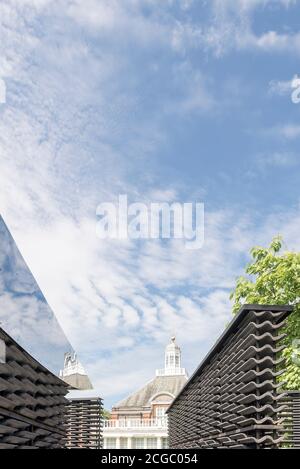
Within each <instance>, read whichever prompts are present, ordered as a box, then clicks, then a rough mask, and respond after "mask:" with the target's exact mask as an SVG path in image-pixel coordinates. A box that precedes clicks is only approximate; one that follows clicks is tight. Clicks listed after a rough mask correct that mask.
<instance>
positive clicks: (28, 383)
mask: <svg viewBox="0 0 300 469" xmlns="http://www.w3.org/2000/svg"><path fill="white" fill-rule="evenodd" d="M0 341H1V342H2V346H3V344H4V347H5V356H4V359H3V360H2V362H0V449H5V448H8V449H15V448H21V449H26V448H30V449H37V448H45V449H50V448H62V447H64V445H65V428H64V421H65V409H66V403H67V400H66V398H65V395H66V393H67V385H66V383H64V382H63V381H61V380H60V379H59V378H58V377H57V376H55V375H54V374H53V373H51V372H50V371H49V370H47V369H46V368H45V367H43V366H42V365H41V364H40V363H39V362H37V361H36V360H35V359H34V358H33V357H31V356H30V355H29V354H28V353H27V352H26V351H25V350H24V349H23V348H22V347H20V346H19V345H18V344H17V343H16V342H15V341H14V340H13V339H12V338H11V337H9V336H8V335H7V334H6V333H5V332H4V330H3V329H1V328H0Z"/></svg>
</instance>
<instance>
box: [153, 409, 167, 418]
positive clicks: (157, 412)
mask: <svg viewBox="0 0 300 469" xmlns="http://www.w3.org/2000/svg"><path fill="white" fill-rule="evenodd" d="M165 414H166V408H165V407H156V410H155V415H156V417H157V418H159V417H164V416H165Z"/></svg>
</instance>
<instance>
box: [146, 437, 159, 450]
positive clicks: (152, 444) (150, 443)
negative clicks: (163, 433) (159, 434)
mask: <svg viewBox="0 0 300 469" xmlns="http://www.w3.org/2000/svg"><path fill="white" fill-rule="evenodd" d="M147 448H148V449H156V448H157V438H147Z"/></svg>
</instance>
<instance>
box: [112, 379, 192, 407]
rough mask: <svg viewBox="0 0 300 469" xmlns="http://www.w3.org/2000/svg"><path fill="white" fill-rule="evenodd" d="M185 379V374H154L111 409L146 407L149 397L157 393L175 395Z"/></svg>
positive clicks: (148, 403)
mask: <svg viewBox="0 0 300 469" xmlns="http://www.w3.org/2000/svg"><path fill="white" fill-rule="evenodd" d="M186 381H187V377H186V376H183V375H181V376H156V377H155V378H154V379H153V380H151V381H150V382H149V383H147V384H146V385H145V386H144V387H142V388H141V389H140V390H139V391H136V392H134V393H133V394H131V395H130V396H128V397H127V398H126V399H123V400H122V401H120V402H118V403H117V404H116V405H115V406H114V407H113V409H120V408H124V407H126V408H128V407H133V408H136V407H148V406H150V404H151V402H150V400H151V398H152V397H153V396H154V395H155V394H158V393H170V394H172V396H174V397H175V396H177V394H178V393H179V392H180V391H181V389H182V387H183V386H184V385H185V383H186Z"/></svg>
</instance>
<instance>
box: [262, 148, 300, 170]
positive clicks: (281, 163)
mask: <svg viewBox="0 0 300 469" xmlns="http://www.w3.org/2000/svg"><path fill="white" fill-rule="evenodd" d="M299 162H300V159H299V158H297V156H296V155H295V154H294V153H287V152H285V153H282V152H281V153H280V152H275V153H270V154H262V155H259V156H258V157H257V163H258V166H259V168H260V169H263V170H265V169H270V168H272V167H273V168H274V167H275V168H276V167H277V168H291V167H293V166H296V165H297V164H299Z"/></svg>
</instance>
